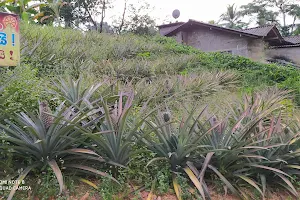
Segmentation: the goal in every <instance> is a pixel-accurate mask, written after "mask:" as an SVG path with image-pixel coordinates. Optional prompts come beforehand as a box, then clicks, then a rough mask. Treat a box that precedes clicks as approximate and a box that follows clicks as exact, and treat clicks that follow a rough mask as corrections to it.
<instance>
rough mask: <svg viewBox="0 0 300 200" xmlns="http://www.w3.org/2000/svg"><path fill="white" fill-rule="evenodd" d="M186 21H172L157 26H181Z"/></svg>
mask: <svg viewBox="0 0 300 200" xmlns="http://www.w3.org/2000/svg"><path fill="white" fill-rule="evenodd" d="M184 23H185V22H175V23H170V24H163V25H159V26H157V27H158V28H165V27H170V26H180V25H182V24H184Z"/></svg>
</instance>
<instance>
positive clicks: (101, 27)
mask: <svg viewBox="0 0 300 200" xmlns="http://www.w3.org/2000/svg"><path fill="white" fill-rule="evenodd" d="M105 4H106V0H104V1H103V5H102V6H103V7H102V12H101V22H100V30H99V31H100V33H102V31H103V22H104V18H105V10H106V5H105Z"/></svg>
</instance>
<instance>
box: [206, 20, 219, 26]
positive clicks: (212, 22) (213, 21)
mask: <svg viewBox="0 0 300 200" xmlns="http://www.w3.org/2000/svg"><path fill="white" fill-rule="evenodd" d="M208 23H209V24H212V25H218V22H216V21H215V20H210V21H208Z"/></svg>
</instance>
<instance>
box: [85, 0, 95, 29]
mask: <svg viewBox="0 0 300 200" xmlns="http://www.w3.org/2000/svg"><path fill="white" fill-rule="evenodd" d="M83 6H84V9H85V12H87V13H88V15H89V19H90V21H91V22H92V23H93V25H94V26H95V28H96V30H97V29H98V28H97V23H96V22H95V21H94V20H93V17H92V15H91V13H90V11H89V9H88V6H87V5H86V2H85V1H83Z"/></svg>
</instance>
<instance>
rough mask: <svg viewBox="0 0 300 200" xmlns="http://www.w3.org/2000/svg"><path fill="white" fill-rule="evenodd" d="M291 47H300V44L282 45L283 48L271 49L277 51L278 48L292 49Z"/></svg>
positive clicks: (275, 47) (273, 47)
mask: <svg viewBox="0 0 300 200" xmlns="http://www.w3.org/2000/svg"><path fill="white" fill-rule="evenodd" d="M291 47H300V44H292V45H281V46H271V47H269V48H270V49H277V48H291Z"/></svg>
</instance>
